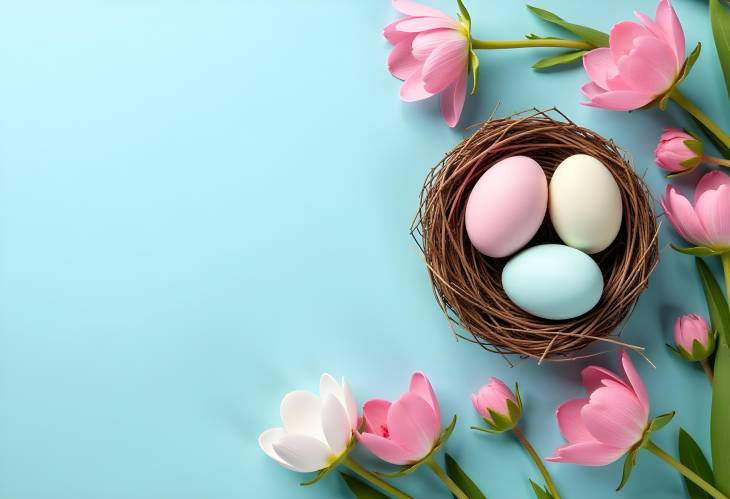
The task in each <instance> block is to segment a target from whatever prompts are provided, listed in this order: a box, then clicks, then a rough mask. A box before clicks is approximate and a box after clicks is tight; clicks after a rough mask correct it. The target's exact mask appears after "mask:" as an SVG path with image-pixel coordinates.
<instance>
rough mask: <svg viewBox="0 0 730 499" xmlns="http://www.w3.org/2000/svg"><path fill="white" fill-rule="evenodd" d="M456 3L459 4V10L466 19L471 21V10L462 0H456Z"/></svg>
mask: <svg viewBox="0 0 730 499" xmlns="http://www.w3.org/2000/svg"><path fill="white" fill-rule="evenodd" d="M456 3H457V4H459V12H460V13H461V17H463V18H464V19H466V20H467V21H468V22H471V16H470V15H469V11H468V10H467V9H466V6H465V5H464V2H462V1H461V0H456Z"/></svg>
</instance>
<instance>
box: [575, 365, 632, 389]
mask: <svg viewBox="0 0 730 499" xmlns="http://www.w3.org/2000/svg"><path fill="white" fill-rule="evenodd" d="M580 374H581V377H582V379H583V387H584V388H585V389H586V392H587V393H588V395H590V394H591V393H593V392H594V391H596V390H598V389H599V388H602V387H604V386H605V385H604V383H603V382H604V380H611V381H615V382H616V383H624V380H622V379H621V378H619V377H618V376H617V375H616V374H614V373H612V372H611V371H609V370H608V369H604V368H603V367H599V366H588V367H586V368H585V369H583V371H581V373H580ZM624 384H625V383H624Z"/></svg>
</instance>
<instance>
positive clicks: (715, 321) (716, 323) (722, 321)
mask: <svg viewBox="0 0 730 499" xmlns="http://www.w3.org/2000/svg"><path fill="white" fill-rule="evenodd" d="M695 263H696V264H697V273H698V274H699V275H700V281H702V289H703V290H704V292H705V300H707V308H708V310H709V312H710V322H711V323H712V329H714V330H715V331H717V332H718V334H719V336H720V338H721V341H722V342H724V343H725V345H726V346H727V345H728V344H730V310H728V305H727V301H726V300H725V296H723V294H722V289H720V285H719V284H717V281H716V280H715V276H713V275H712V272H710V269H709V267H708V266H707V264H706V263H705V262H703V261H702V260H701V259H700V258H695ZM729 367H730V366H729ZM728 376H729V377H730V374H729V375H728ZM728 386H730V385H728ZM728 393H730V390H728ZM713 402H714V400H713ZM728 422H730V418H728ZM728 479H730V472H729V473H728Z"/></svg>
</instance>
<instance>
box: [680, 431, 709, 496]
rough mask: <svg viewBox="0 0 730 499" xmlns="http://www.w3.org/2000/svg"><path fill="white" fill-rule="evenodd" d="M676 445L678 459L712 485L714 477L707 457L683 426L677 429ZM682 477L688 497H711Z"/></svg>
mask: <svg viewBox="0 0 730 499" xmlns="http://www.w3.org/2000/svg"><path fill="white" fill-rule="evenodd" d="M677 445H678V447H679V461H680V462H681V463H682V464H683V465H685V466H686V467H688V468H689V469H691V470H692V471H694V472H695V473H697V474H698V475H699V476H700V478H702V479H703V480H704V481H706V482H707V483H709V484H710V485H714V482H715V479H714V478H713V476H712V468H711V467H710V464H709V463H708V462H707V458H706V457H705V455H704V454H703V453H702V449H700V446H699V445H697V442H695V441H694V439H693V438H692V437H691V436H690V434H689V433H687V432H686V431H684V428H680V429H679V438H678V439H677ZM682 478H683V479H684V484H685V485H686V486H687V494H688V495H689V497H690V499H712V496H711V495H710V494H708V493H707V492H705V491H704V490H702V489H701V488H700V487H698V486H697V485H695V483H694V482H693V481H692V480H688V479H687V478H686V477H682Z"/></svg>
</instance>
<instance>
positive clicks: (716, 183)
mask: <svg viewBox="0 0 730 499" xmlns="http://www.w3.org/2000/svg"><path fill="white" fill-rule="evenodd" d="M721 185H724V186H726V187H730V175H728V174H727V173H725V172H721V171H714V172H710V173H706V174H704V175H703V176H702V178H701V179H700V181H699V182H697V187H696V188H695V204H697V202H698V201H699V200H700V198H701V197H702V195H703V194H704V193H705V192H707V191H714V190H717V189H718V188H719V187H720V186H721Z"/></svg>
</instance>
